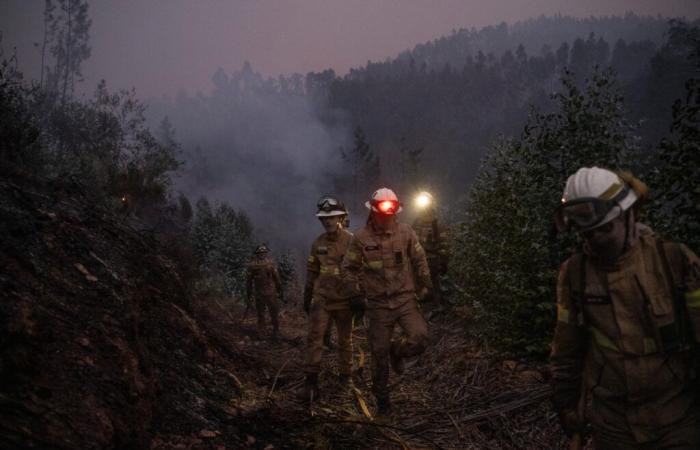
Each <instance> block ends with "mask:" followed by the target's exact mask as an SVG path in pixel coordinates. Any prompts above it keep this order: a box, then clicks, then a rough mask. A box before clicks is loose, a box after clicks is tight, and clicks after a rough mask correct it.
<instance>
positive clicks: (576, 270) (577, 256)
mask: <svg viewBox="0 0 700 450" xmlns="http://www.w3.org/2000/svg"><path fill="white" fill-rule="evenodd" d="M567 271H568V272H569V273H568V275H569V280H570V281H571V296H572V300H573V305H574V306H575V307H576V316H577V317H579V323H581V322H583V324H585V322H586V316H585V315H584V313H583V298H584V296H585V295H586V255H585V253H580V252H576V253H574V254H573V255H571V259H570V260H569V265H568V267H567Z"/></svg>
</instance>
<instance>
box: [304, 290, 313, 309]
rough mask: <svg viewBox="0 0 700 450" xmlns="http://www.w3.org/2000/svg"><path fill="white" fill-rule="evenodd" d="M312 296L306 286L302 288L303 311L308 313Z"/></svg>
mask: <svg viewBox="0 0 700 450" xmlns="http://www.w3.org/2000/svg"><path fill="white" fill-rule="evenodd" d="M312 298H313V292H312V291H311V289H309V288H308V287H305V288H304V312H305V313H306V315H309V311H311V299H312Z"/></svg>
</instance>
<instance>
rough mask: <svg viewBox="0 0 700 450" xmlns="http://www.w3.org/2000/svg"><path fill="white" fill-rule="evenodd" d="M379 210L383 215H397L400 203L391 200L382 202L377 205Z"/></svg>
mask: <svg viewBox="0 0 700 450" xmlns="http://www.w3.org/2000/svg"><path fill="white" fill-rule="evenodd" d="M377 209H378V210H379V212H381V213H382V214H395V213H396V211H397V210H398V209H399V202H395V201H391V200H382V201H380V202H378V203H377Z"/></svg>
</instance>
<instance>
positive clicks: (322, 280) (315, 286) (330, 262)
mask: <svg viewBox="0 0 700 450" xmlns="http://www.w3.org/2000/svg"><path fill="white" fill-rule="evenodd" d="M351 240H352V233H350V232H349V231H347V230H344V229H341V230H338V232H337V233H333V234H329V233H323V234H321V235H320V236H319V237H318V238H316V240H315V241H314V243H313V244H312V245H311V252H310V254H309V258H308V260H307V263H306V287H307V289H311V292H312V293H313V298H314V302H323V303H324V307H325V308H326V309H329V310H335V309H347V308H349V295H350V292H349V291H348V289H342V283H343V279H342V277H341V274H340V272H341V267H342V263H343V258H344V256H345V253H346V252H347V250H348V247H349V246H350V241H351Z"/></svg>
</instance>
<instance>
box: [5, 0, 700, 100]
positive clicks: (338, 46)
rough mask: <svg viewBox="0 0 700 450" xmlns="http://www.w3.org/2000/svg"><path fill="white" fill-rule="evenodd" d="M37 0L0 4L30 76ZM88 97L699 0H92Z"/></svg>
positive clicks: (8, 42) (348, 59) (291, 68)
mask: <svg viewBox="0 0 700 450" xmlns="http://www.w3.org/2000/svg"><path fill="white" fill-rule="evenodd" d="M43 3H44V2H43V1H42V0H0V30H1V31H2V32H3V41H2V45H3V47H4V49H5V52H6V53H7V52H8V51H10V50H11V49H12V48H13V47H17V51H18V54H19V57H20V66H21V67H22V68H23V69H24V70H25V71H27V72H29V73H30V74H32V73H36V72H35V71H36V70H37V67H38V65H39V61H40V55H39V51H38V49H37V48H35V47H34V46H33V43H34V42H39V41H40V40H41V13H42V9H43ZM89 3H90V16H91V18H92V21H93V24H92V28H91V31H90V32H91V38H90V44H91V46H92V57H91V58H90V59H89V60H88V61H87V63H86V64H85V67H84V70H83V72H84V75H85V77H86V81H87V83H86V87H88V88H89V89H90V90H92V88H93V87H94V85H95V84H96V82H97V81H98V80H99V79H101V78H105V79H107V80H108V85H110V86H112V87H131V86H135V87H136V88H137V91H138V92H139V94H140V95H142V96H144V97H145V96H151V95H161V94H174V93H176V92H177V91H178V90H179V89H187V90H188V91H194V90H197V89H202V90H208V89H209V87H210V82H209V79H210V77H211V75H212V74H213V72H214V70H216V68H217V67H219V66H220V67H222V68H224V69H225V70H226V71H227V72H230V71H233V70H235V69H239V68H240V67H241V66H242V64H243V62H244V61H245V60H249V61H250V62H251V63H252V65H253V67H254V69H255V70H257V71H260V72H262V73H263V74H265V75H271V76H276V75H278V74H280V73H284V74H290V73H293V72H300V73H306V72H308V71H317V70H322V69H325V68H329V67H331V68H333V69H335V70H336V72H338V73H341V74H342V73H345V72H346V71H347V70H348V69H349V68H350V67H354V66H359V65H362V64H364V63H365V62H367V60H373V61H376V60H384V59H385V58H387V57H393V56H395V55H396V54H397V53H399V52H400V51H402V50H406V49H409V48H412V47H413V46H414V45H415V44H418V43H422V42H425V41H429V40H432V39H434V38H437V37H440V36H442V35H445V34H449V33H450V32H451V30H452V29H459V28H469V27H481V26H485V25H491V24H497V23H499V22H502V21H505V22H508V23H513V22H516V21H518V20H523V19H527V18H530V17H535V16H538V15H541V14H545V15H552V14H557V13H561V14H564V15H573V16H578V17H586V16H590V15H612V14H618V15H619V14H624V13H625V12H626V11H633V12H635V13H637V14H652V15H656V14H661V15H663V16H671V17H677V16H686V17H691V18H695V17H698V16H699V15H700V0H139V1H135V0H113V1H106V0H99V1H98V0H95V1H90V2H89Z"/></svg>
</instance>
